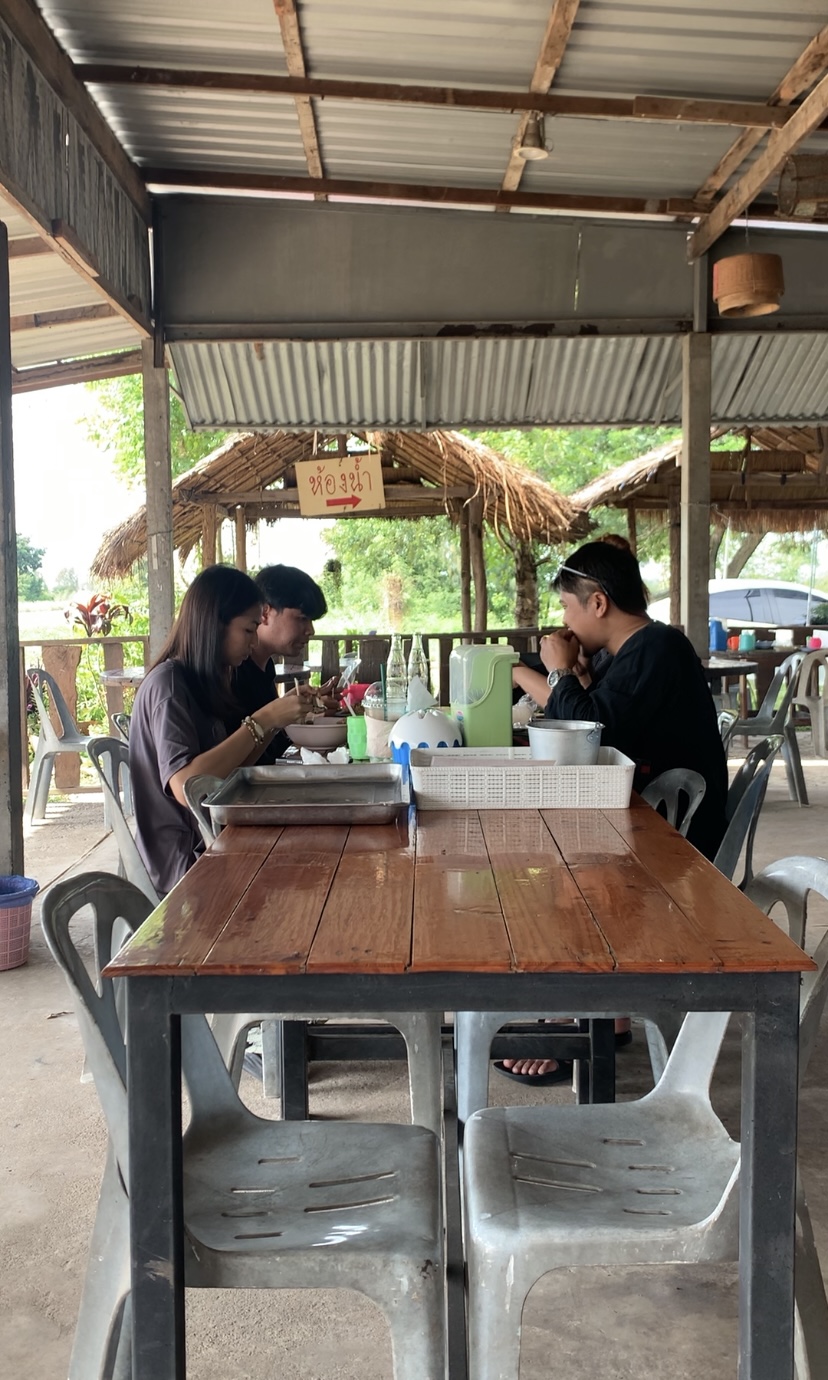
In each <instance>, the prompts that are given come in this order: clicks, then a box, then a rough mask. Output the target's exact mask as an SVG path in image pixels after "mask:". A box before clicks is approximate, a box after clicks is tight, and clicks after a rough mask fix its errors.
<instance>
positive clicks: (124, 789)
mask: <svg viewBox="0 0 828 1380" xmlns="http://www.w3.org/2000/svg"><path fill="white" fill-rule="evenodd" d="M86 751H87V752H88V753H89V756H90V758H91V759H92V765H93V767H94V768H95V770H96V771H97V773H98V776H99V777H100V778H101V780H102V781H105V782H106V783H107V785H108V786H109V789H110V790H111V791H112V792H113V794H114V795H116V796H117V797H118V801H119V802H120V806H121V812H122V813H123V814H124V815H131V814H132V790H131V788H130V777H129V749H128V747H127V745H126V743H124V742H122V741H121V739H120V738H90V739H89V742H88V743H87V744H86Z"/></svg>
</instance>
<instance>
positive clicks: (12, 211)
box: [0, 196, 34, 240]
mask: <svg viewBox="0 0 828 1380" xmlns="http://www.w3.org/2000/svg"><path fill="white" fill-rule="evenodd" d="M0 221H2V222H3V224H4V225H5V227H6V229H7V230H8V232H9V239H10V240H20V239H25V238H26V236H27V235H31V234H33V233H34V232H33V230H32V227H31V225H30V223H29V221H28V220H27V219H26V217H25V216H23V215H21V214H20V212H19V211H18V210H17V208H16V207H15V206H12V204H11V202H10V201H8V200H7V199H6V198H5V197H4V196H0Z"/></svg>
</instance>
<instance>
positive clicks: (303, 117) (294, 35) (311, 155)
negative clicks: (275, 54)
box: [273, 0, 325, 201]
mask: <svg viewBox="0 0 828 1380" xmlns="http://www.w3.org/2000/svg"><path fill="white" fill-rule="evenodd" d="M273 8H274V9H275V11H276V18H277V19H278V20H279V28H280V30H281V34H282V46H283V48H284V50H285V62H286V63H287V69H288V73H289V74H290V76H291V77H306V76H307V71H306V68H305V50H304V47H303V46H302V30H301V28H300V26H299V15H298V12H297V8H296V0H273ZM294 101H295V105H296V118H297V119H298V121H299V132H300V134H301V136H302V147H303V149H304V150H305V162H306V163H307V165H308V173H309V174H310V176H311V177H315V178H323V177H324V176H325V170H324V168H323V166H322V155H321V153H320V152H319V130H318V129H317V126H316V116H315V114H314V110H313V102H312V101H311V99H310V97H309V96H299V95H297V96H295V97H294ZM318 199H319V200H320V201H324V200H325V197H324V196H320V197H319V198H318Z"/></svg>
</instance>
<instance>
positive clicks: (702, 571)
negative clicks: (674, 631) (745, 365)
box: [681, 331, 710, 656]
mask: <svg viewBox="0 0 828 1380" xmlns="http://www.w3.org/2000/svg"><path fill="white" fill-rule="evenodd" d="M681 346H682V387H681V424H682V433H683V441H682V466H681V622H682V623H683V625H684V631H685V633H686V635H687V636H688V637H689V639H690V641H691V642H692V643H693V646H694V647H695V649H696V651H697V652H698V654H699V656H706V655H707V652H708V648H709V642H710V638H709V632H708V626H707V625H708V618H709V595H708V590H707V582H708V570H709V566H710V336H709V335H708V334H707V333H706V332H696V331H694V332H692V333H691V334H690V335H686V336H685V337H684V339H683V340H682V342H681Z"/></svg>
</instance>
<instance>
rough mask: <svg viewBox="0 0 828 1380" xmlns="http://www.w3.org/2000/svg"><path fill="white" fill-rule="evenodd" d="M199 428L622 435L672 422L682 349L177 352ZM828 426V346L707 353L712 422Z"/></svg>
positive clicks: (281, 347) (229, 348)
mask: <svg viewBox="0 0 828 1380" xmlns="http://www.w3.org/2000/svg"><path fill="white" fill-rule="evenodd" d="M171 353H172V357H173V363H174V366H175V370H176V373H177V376H178V380H179V384H180V387H181V390H182V394H183V398H184V403H185V407H186V409H187V412H188V415H189V417H190V420H191V421H192V423H193V425H194V426H197V427H216V426H237V427H246V428H253V429H266V428H267V427H272V426H279V427H285V428H291V427H296V428H307V427H374V426H380V427H384V426H388V427H394V428H399V429H414V428H429V427H445V426H461V427H462V426H480V427H490V426H491V427H498V426H510V425H513V426H514V425H516V426H541V425H557V426H581V425H606V426H609V425H614V426H626V425H636V424H645V423H652V424H657V423H661V422H678V421H679V420H680V405H681V340H680V338H679V337H677V336H658V337H634V338H633V337H618V336H615V337H602V338H590V339H555V340H550V339H546V340H527V339H522V340H419V341H416V340H404V341H400V340H391V341H319V342H315V341H280V342H275V343H274V342H257V343H256V344H255V345H252V344H251V345H246V344H224V345H222V344H190V343H187V344H177V345H173V346H172V347H171ZM826 419H828V336H824V335H820V334H817V333H810V332H807V333H802V334H798V335H782V334H778V335H768V336H758V335H747V334H745V335H729V336H717V337H714V340H713V420H714V421H715V422H717V423H722V424H726V425H731V424H732V425H735V424H737V423H745V422H750V421H755V422H763V421H764V422H800V423H808V422H810V423H817V422H822V421H824V420H826Z"/></svg>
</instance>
